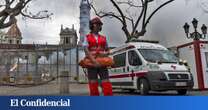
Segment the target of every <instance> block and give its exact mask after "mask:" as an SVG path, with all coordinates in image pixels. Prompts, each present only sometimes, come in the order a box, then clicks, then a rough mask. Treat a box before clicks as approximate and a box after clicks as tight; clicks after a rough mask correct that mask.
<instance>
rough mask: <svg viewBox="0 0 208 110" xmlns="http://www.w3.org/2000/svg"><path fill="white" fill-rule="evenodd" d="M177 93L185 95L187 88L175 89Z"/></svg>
mask: <svg viewBox="0 0 208 110" xmlns="http://www.w3.org/2000/svg"><path fill="white" fill-rule="evenodd" d="M177 92H178V95H186V93H187V90H186V89H181V90H177Z"/></svg>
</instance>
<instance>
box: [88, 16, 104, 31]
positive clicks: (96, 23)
mask: <svg viewBox="0 0 208 110" xmlns="http://www.w3.org/2000/svg"><path fill="white" fill-rule="evenodd" d="M102 25H103V23H102V21H101V20H100V18H98V17H95V18H93V19H91V20H90V22H89V28H90V30H91V32H99V31H101V30H102Z"/></svg>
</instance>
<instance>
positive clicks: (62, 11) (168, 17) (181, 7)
mask: <svg viewBox="0 0 208 110" xmlns="http://www.w3.org/2000/svg"><path fill="white" fill-rule="evenodd" d="M107 1H108V0H100V1H98V0H96V3H97V6H98V7H101V8H105V9H108V8H109V9H111V5H109V3H107ZM164 1H166V0H155V1H154V2H152V3H151V6H152V7H153V8H154V7H157V6H158V5H159V4H161V3H162V2H164ZM103 2H105V3H103ZM79 4H80V0H36V1H35V2H33V3H32V4H31V9H32V10H33V11H38V10H42V9H47V10H49V11H50V12H52V13H54V15H53V16H52V19H51V20H29V19H27V20H23V19H21V18H19V21H18V25H19V27H20V29H21V31H22V34H23V43H33V42H35V43H45V42H48V43H50V44H58V43H59V32H60V26H61V24H63V25H64V27H70V28H71V27H72V24H74V25H75V28H76V29H77V30H78V29H79ZM194 17H195V18H197V19H198V20H199V25H200V27H201V24H203V23H204V24H206V25H208V0H175V1H174V2H172V3H171V4H169V5H167V6H166V7H164V8H163V9H162V10H160V11H159V12H158V13H157V14H156V15H155V16H154V17H153V19H152V20H151V21H150V24H149V25H148V27H147V33H146V34H145V36H144V37H142V39H151V40H159V41H160V42H161V43H162V44H163V45H166V46H168V47H171V46H176V45H180V44H183V43H186V42H188V40H187V39H186V38H185V34H184V31H183V28H182V26H183V25H184V23H185V22H189V23H191V21H192V19H193V18H194ZM103 21H104V22H105V23H104V27H103V33H104V34H105V35H107V36H108V37H110V45H112V46H115V45H120V44H122V43H124V41H125V37H124V34H123V32H122V31H121V27H120V23H119V22H117V21H116V20H113V19H110V20H109V19H103ZM191 28H192V27H191ZM78 36H79V35H78Z"/></svg>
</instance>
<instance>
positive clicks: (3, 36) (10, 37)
mask: <svg viewBox="0 0 208 110" xmlns="http://www.w3.org/2000/svg"><path fill="white" fill-rule="evenodd" d="M0 44H22V33H21V32H20V29H19V27H18V26H17V23H14V24H13V25H12V26H11V27H10V28H9V30H8V31H7V33H4V32H2V31H1V32H0Z"/></svg>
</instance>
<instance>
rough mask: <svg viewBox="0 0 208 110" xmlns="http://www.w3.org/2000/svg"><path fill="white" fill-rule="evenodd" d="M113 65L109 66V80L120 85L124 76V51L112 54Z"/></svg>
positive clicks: (115, 84) (114, 84)
mask: <svg viewBox="0 0 208 110" xmlns="http://www.w3.org/2000/svg"><path fill="white" fill-rule="evenodd" d="M113 60H114V62H115V65H114V67H113V68H111V70H110V71H111V74H110V80H111V82H112V84H113V86H122V85H125V84H124V83H123V79H124V78H125V77H126V76H125V73H126V52H122V53H118V54H116V55H114V56H113Z"/></svg>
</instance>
